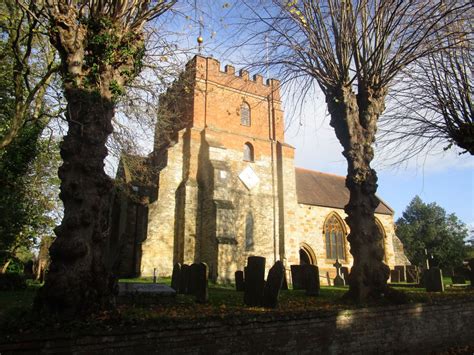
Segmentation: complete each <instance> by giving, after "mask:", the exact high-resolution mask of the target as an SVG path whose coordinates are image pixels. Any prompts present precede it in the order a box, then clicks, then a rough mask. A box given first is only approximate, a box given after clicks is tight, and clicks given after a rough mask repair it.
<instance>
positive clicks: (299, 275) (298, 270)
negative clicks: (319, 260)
mask: <svg viewBox="0 0 474 355" xmlns="http://www.w3.org/2000/svg"><path fill="white" fill-rule="evenodd" d="M290 268H291V280H292V282H293V290H304V289H305V285H304V274H303V265H291V266H290Z"/></svg>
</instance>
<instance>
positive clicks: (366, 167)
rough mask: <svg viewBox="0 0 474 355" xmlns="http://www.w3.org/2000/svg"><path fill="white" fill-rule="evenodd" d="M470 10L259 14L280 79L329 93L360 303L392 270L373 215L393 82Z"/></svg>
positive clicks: (395, 5)
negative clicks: (343, 167)
mask: <svg viewBox="0 0 474 355" xmlns="http://www.w3.org/2000/svg"><path fill="white" fill-rule="evenodd" d="M466 9H472V7H471V5H470V4H469V3H468V2H466V3H462V2H458V1H448V2H446V1H403V0H385V1H378V0H359V1H356V0H352V1H347V0H345V1H344V0H325V1H311V0H292V1H284V2H281V1H274V2H273V6H271V7H267V8H265V10H264V11H263V12H260V13H259V14H257V17H258V20H257V21H258V25H257V24H256V25H255V28H259V29H261V28H262V23H263V24H265V25H267V26H268V28H269V30H264V31H262V32H261V34H264V35H265V36H266V39H267V42H268V46H266V47H267V48H269V49H268V58H269V64H270V65H273V66H274V67H276V68H280V69H281V71H280V77H282V78H289V79H295V80H298V79H299V80H300V82H303V85H304V86H302V87H301V90H306V88H307V87H308V86H309V85H311V83H312V82H313V81H316V82H317V83H318V84H319V87H320V88H321V90H322V91H323V93H324V95H325V96H326V103H327V107H328V111H329V115H330V117H331V121H330V124H331V126H332V127H333V128H334V130H335V133H336V136H337V138H338V140H339V142H340V143H341V145H342V146H343V155H344V157H345V158H346V160H347V163H348V172H347V178H346V186H347V188H348V189H349V191H350V200H349V203H348V204H347V205H346V207H345V211H346V213H347V215H348V217H347V218H346V221H347V223H348V225H349V227H350V234H349V236H348V240H349V242H350V245H351V253H352V255H353V256H354V265H353V267H352V270H351V274H350V277H349V285H350V289H349V292H348V296H349V297H351V298H352V299H354V300H356V301H365V300H368V299H372V298H380V297H382V296H383V295H384V294H386V292H387V291H388V289H387V279H388V275H389V269H388V266H387V265H385V264H384V263H383V257H384V252H383V247H382V236H381V235H380V233H379V231H378V228H377V225H376V224H375V218H374V211H375V208H376V207H377V205H378V203H379V200H378V199H377V197H376V196H375V192H376V190H377V175H376V172H375V170H373V169H372V168H371V165H370V164H371V161H372V159H373V158H374V149H373V147H372V145H373V143H374V141H375V134H376V131H377V121H378V119H379V117H380V115H381V114H382V112H383V111H384V109H385V98H386V96H387V93H388V90H389V86H390V84H391V83H392V81H393V79H394V77H395V76H396V75H397V74H398V73H399V72H400V70H402V69H403V68H405V67H406V66H407V65H409V64H410V63H412V62H413V61H415V60H417V59H418V58H421V57H423V56H425V55H427V54H429V53H430V52H431V51H433V50H435V49H436V48H437V47H439V46H440V45H441V44H442V43H443V40H442V38H440V37H437V36H433V35H432V34H433V33H435V32H436V31H439V30H440V28H439V27H440V26H441V25H442V26H449V25H450V22H449V21H441V20H442V19H445V18H446V17H447V15H448V14H449V15H450V18H452V19H453V21H454V19H455V18H456V15H457V14H458V13H459V12H460V11H466ZM456 35H457V34H456V33H455V32H451V33H449V36H452V37H454V36H456ZM262 44H263V43H261V42H260V46H261V48H265V46H263V45H262ZM263 50H265V49H263Z"/></svg>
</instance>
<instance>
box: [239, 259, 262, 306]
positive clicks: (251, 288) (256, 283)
mask: <svg viewBox="0 0 474 355" xmlns="http://www.w3.org/2000/svg"><path fill="white" fill-rule="evenodd" d="M264 287H265V258H264V257H262V256H249V257H248V259H247V271H246V273H245V292H244V303H245V304H246V305H247V306H251V307H252V306H260V305H261V304H262V298H263V289H264Z"/></svg>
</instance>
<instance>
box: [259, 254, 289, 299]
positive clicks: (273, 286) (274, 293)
mask: <svg viewBox="0 0 474 355" xmlns="http://www.w3.org/2000/svg"><path fill="white" fill-rule="evenodd" d="M284 274H285V268H284V266H283V263H282V262H281V261H277V262H276V263H275V265H273V266H272V267H271V268H270V270H269V271H268V276H267V282H266V283H265V288H264V291H263V306H264V307H267V308H276V307H277V306H278V295H279V294H280V289H281V285H282V284H283V278H284Z"/></svg>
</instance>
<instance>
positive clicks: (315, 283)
mask: <svg viewBox="0 0 474 355" xmlns="http://www.w3.org/2000/svg"><path fill="white" fill-rule="evenodd" d="M304 283H305V285H306V295H307V296H319V290H320V288H321V287H320V283H319V268H318V267H317V266H316V265H304Z"/></svg>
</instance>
